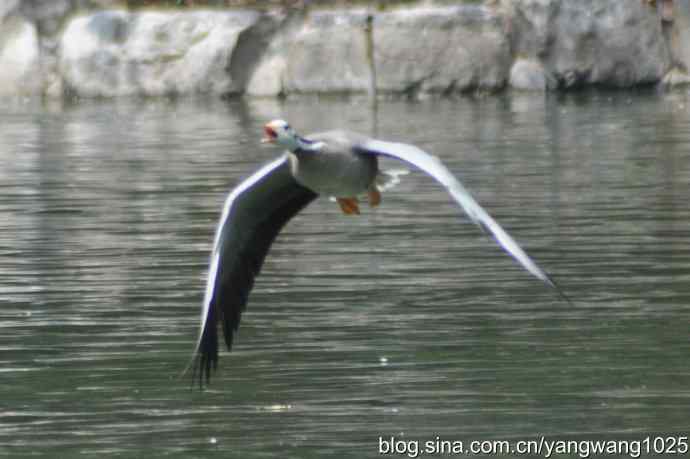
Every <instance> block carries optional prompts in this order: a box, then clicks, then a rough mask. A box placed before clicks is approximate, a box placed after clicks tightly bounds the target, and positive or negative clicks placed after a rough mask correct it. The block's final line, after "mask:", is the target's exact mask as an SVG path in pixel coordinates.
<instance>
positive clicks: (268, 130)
mask: <svg viewBox="0 0 690 459" xmlns="http://www.w3.org/2000/svg"><path fill="white" fill-rule="evenodd" d="M264 134H265V136H264V138H263V139H261V143H274V142H275V141H276V137H278V135H277V134H276V131H274V130H273V128H272V127H271V126H269V125H268V124H267V125H266V126H264Z"/></svg>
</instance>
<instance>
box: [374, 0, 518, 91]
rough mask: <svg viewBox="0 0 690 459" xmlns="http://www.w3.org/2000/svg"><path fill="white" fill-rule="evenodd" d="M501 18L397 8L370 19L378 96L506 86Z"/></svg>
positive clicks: (484, 10)
mask: <svg viewBox="0 0 690 459" xmlns="http://www.w3.org/2000/svg"><path fill="white" fill-rule="evenodd" d="M503 29H504V22H503V16H502V15H500V14H498V13H497V12H496V11H494V9H492V8H488V7H484V6H477V5H458V6H449V7H431V8H412V9H400V10H395V11H391V12H385V13H381V14H379V15H377V16H376V18H375V21H374V47H375V63H376V72H377V79H378V90H379V92H393V93H407V94H410V95H416V94H419V93H453V92H460V91H467V90H471V89H477V88H487V89H497V88H500V87H502V86H504V85H505V83H506V81H507V79H508V70H509V68H510V61H511V57H510V44H509V41H508V39H507V36H506V34H505V33H504V31H503Z"/></svg>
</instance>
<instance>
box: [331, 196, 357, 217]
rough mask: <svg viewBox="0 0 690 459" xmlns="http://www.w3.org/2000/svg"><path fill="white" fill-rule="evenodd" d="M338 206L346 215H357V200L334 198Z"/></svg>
mask: <svg viewBox="0 0 690 459" xmlns="http://www.w3.org/2000/svg"><path fill="white" fill-rule="evenodd" d="M335 200H336V201H338V204H340V209H341V210H342V211H343V213H344V214H347V215H359V206H358V205H357V198H335Z"/></svg>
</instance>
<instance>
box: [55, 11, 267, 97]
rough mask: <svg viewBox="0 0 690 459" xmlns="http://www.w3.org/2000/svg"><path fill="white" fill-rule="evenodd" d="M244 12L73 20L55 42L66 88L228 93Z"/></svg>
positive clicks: (248, 20) (90, 92) (250, 19)
mask: <svg viewBox="0 0 690 459" xmlns="http://www.w3.org/2000/svg"><path fill="white" fill-rule="evenodd" d="M259 16H260V14H259V13H257V12H251V11H232V12H220V11H202V10H196V11H184V12H153V11H146V12H137V13H128V12H125V11H106V12H100V13H95V14H91V15H86V16H81V17H77V18H75V19H73V20H72V21H71V22H70V23H69V24H68V26H67V28H66V30H65V32H64V33H63V35H62V39H61V41H60V53H59V54H60V63H59V68H60V72H61V74H62V76H63V78H64V82H65V85H66V87H67V88H69V90H70V91H71V92H73V93H76V94H78V95H85V96H106V97H114V96H125V95H146V96H160V95H175V94H194V93H216V94H227V93H236V92H240V91H241V90H242V88H241V87H239V86H238V85H237V84H235V82H233V80H232V78H231V76H230V72H229V71H228V67H229V65H230V58H231V53H232V51H233V49H234V48H235V45H236V43H237V39H238V36H239V35H240V33H241V32H242V31H244V30H246V29H247V28H248V27H250V26H251V25H253V24H254V23H256V21H257V19H258V18H259Z"/></svg>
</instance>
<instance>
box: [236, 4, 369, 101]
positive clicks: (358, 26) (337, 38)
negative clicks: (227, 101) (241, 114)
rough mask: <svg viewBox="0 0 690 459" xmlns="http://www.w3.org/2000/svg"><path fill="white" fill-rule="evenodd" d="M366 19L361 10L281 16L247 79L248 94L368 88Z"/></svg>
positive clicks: (358, 90) (356, 91)
mask: <svg viewBox="0 0 690 459" xmlns="http://www.w3.org/2000/svg"><path fill="white" fill-rule="evenodd" d="M366 19H367V13H366V12H365V11H364V10H361V9H355V10H349V9H344V10H327V11H318V10H317V11H314V12H311V13H309V14H308V15H307V16H304V15H302V14H299V13H296V14H293V15H291V16H290V17H287V18H285V20H284V21H283V23H282V24H281V27H280V30H279V31H278V32H277V33H275V34H274V35H273V37H272V40H271V43H270V45H269V46H268V47H267V48H266V49H265V52H264V54H263V55H262V57H261V60H260V62H259V63H258V65H257V66H256V68H255V71H254V72H253V74H252V76H251V78H250V80H249V81H248V84H247V87H246V92H247V94H249V95H253V96H275V95H284V94H305V93H310V94H323V93H339V94H343V93H359V92H365V91H367V90H368V87H369V82H370V78H371V74H370V65H369V62H368V60H367V57H366V49H367V48H366V46H367V45H366V37H365V33H366V32H365V25H366Z"/></svg>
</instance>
